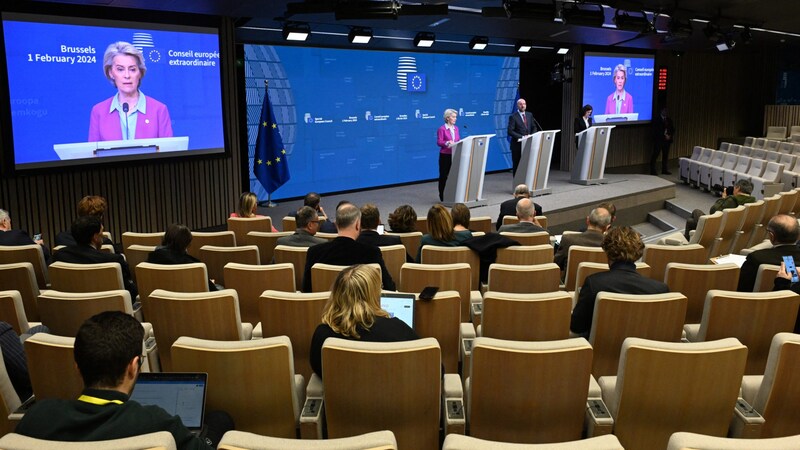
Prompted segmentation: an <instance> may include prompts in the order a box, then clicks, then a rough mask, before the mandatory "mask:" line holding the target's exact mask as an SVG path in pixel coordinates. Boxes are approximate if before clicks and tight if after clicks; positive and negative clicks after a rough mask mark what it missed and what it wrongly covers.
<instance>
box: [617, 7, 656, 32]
mask: <svg viewBox="0 0 800 450" xmlns="http://www.w3.org/2000/svg"><path fill="white" fill-rule="evenodd" d="M614 23H615V24H616V25H617V29H618V30H624V31H635V32H637V33H648V32H650V31H652V30H653V29H655V28H654V27H653V24H652V23H650V21H649V20H647V14H645V13H644V12H642V11H638V12H634V14H630V12H629V11H622V10H619V9H618V10H617V12H616V13H615V14H614Z"/></svg>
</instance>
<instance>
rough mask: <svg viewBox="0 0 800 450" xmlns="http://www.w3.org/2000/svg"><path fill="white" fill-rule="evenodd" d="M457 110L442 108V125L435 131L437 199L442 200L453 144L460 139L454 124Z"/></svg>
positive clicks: (451, 158) (451, 161)
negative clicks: (437, 169) (437, 170)
mask: <svg viewBox="0 0 800 450" xmlns="http://www.w3.org/2000/svg"><path fill="white" fill-rule="evenodd" d="M457 118H458V112H457V111H456V110H455V109H450V108H448V109H445V110H444V125H442V126H440V127H439V130H438V131H437V132H436V145H438V146H439V201H440V202H441V201H444V185H445V184H446V183H447V175H448V174H449V173H450V166H451V165H452V163H453V149H452V148H451V147H453V145H455V143H456V142H458V141H459V140H461V136H460V135H459V133H458V127H457V126H456V119H457Z"/></svg>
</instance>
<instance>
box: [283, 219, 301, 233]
mask: <svg viewBox="0 0 800 450" xmlns="http://www.w3.org/2000/svg"><path fill="white" fill-rule="evenodd" d="M281 225H282V226H281V229H282V230H283V231H284V232H291V233H294V232H295V230H297V219H295V218H294V217H292V216H286V217H284V218H283V219H281Z"/></svg>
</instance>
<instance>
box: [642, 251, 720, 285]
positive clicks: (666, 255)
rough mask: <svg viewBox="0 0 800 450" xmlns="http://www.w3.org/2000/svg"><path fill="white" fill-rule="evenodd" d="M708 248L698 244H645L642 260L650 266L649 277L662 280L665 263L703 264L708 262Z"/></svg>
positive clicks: (665, 269) (664, 272)
mask: <svg viewBox="0 0 800 450" xmlns="http://www.w3.org/2000/svg"><path fill="white" fill-rule="evenodd" d="M707 255H708V250H707V249H705V248H704V247H703V246H702V245H700V244H687V245H657V244H645V246H644V255H642V262H644V263H646V264H647V265H648V266H650V278H652V279H654V280H657V281H664V275H665V274H666V272H667V264H669V263H671V262H675V263H684V264H705V263H707V262H708V256H707Z"/></svg>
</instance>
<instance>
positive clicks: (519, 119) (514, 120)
mask: <svg viewBox="0 0 800 450" xmlns="http://www.w3.org/2000/svg"><path fill="white" fill-rule="evenodd" d="M526 106H527V104H526V103H525V99H524V98H521V99H519V100H517V110H516V111H514V112H513V113H511V116H509V118H508V135H509V136H511V175H512V176H513V175H516V174H517V167H519V160H520V158H521V157H522V142H520V141H519V140H520V139H522V138H523V137H525V136H527V135H529V134H533V133H535V132H536V131H538V130H537V127H536V124H535V123H534V122H535V121H534V119H533V114H531V113H529V112H527V111H525V108H526Z"/></svg>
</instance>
